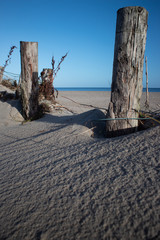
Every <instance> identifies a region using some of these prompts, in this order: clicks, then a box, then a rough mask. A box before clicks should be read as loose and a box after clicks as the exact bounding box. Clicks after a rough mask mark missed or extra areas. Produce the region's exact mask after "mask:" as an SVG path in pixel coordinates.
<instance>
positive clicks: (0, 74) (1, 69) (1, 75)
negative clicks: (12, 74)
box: [0, 67, 4, 83]
mask: <svg viewBox="0 0 160 240" xmlns="http://www.w3.org/2000/svg"><path fill="white" fill-rule="evenodd" d="M3 72H4V67H0V83H2V80H3Z"/></svg>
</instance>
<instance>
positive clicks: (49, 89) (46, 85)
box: [41, 68, 54, 100]
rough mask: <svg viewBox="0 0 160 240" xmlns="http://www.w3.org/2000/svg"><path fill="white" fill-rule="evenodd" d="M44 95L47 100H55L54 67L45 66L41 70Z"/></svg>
mask: <svg viewBox="0 0 160 240" xmlns="http://www.w3.org/2000/svg"><path fill="white" fill-rule="evenodd" d="M41 78H42V88H43V90H42V91H43V95H44V97H45V99H47V100H54V91H53V69H52V68H44V69H43V71H42V72H41Z"/></svg>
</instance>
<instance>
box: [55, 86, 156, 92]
mask: <svg viewBox="0 0 160 240" xmlns="http://www.w3.org/2000/svg"><path fill="white" fill-rule="evenodd" d="M56 89H57V90H58V91H96V92H97V91H105V92H106V91H107V92H109V91H111V88H105V87H97V88H96V87H57V88H56ZM148 91H149V92H160V88H149V89H148ZM143 92H146V88H143Z"/></svg>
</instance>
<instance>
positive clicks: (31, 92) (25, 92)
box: [20, 42, 38, 119]
mask: <svg viewBox="0 0 160 240" xmlns="http://www.w3.org/2000/svg"><path fill="white" fill-rule="evenodd" d="M20 51H21V95H22V106H23V115H24V118H25V119H31V118H34V117H35V115H36V114H37V112H38V43H37V42H20Z"/></svg>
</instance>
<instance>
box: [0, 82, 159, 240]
mask: <svg viewBox="0 0 160 240" xmlns="http://www.w3.org/2000/svg"><path fill="white" fill-rule="evenodd" d="M2 89H4V88H3V87H2V86H0V90H1V91H2ZM68 98H69V99H68ZM109 100H110V92H59V97H58V99H57V101H58V102H59V103H60V104H61V106H63V107H65V108H62V107H61V108H57V109H59V110H53V112H52V113H49V114H46V115H45V116H44V117H43V118H41V119H39V120H36V121H33V122H27V123H24V124H21V122H22V116H21V114H20V112H19V111H20V106H19V102H18V101H17V100H12V101H8V102H1V101H0V133H1V135H0V239H1V240H4V239H7V240H15V239H16V240H21V239H23V240H32V239H34V240H52V239H55V240H57V239H58V240H59V239H64V240H72V239H75V240H77V239H89V240H92V239H95V240H97V239H98V240H99V239H108V240H109V239H124V240H125V239H126V240H128V239H136V240H137V239H160V144H159V143H160V127H159V126H157V127H155V128H151V129H148V130H145V131H140V132H137V133H134V134H130V135H125V136H121V137H117V138H112V139H106V138H104V137H103V130H104V127H105V125H104V124H99V123H98V122H96V121H95V120H97V119H101V118H104V117H105V114H106V110H105V109H107V107H108V103H109ZM144 101H145V94H143V97H142V108H143V104H144ZM78 103H79V104H78ZM159 103H160V93H150V105H151V108H152V109H155V110H156V109H157V108H158V105H157V104H159ZM87 105H92V106H93V107H92V106H87ZM95 127H97V128H95Z"/></svg>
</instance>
